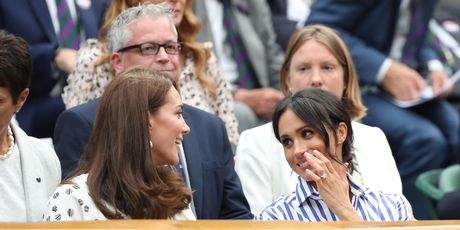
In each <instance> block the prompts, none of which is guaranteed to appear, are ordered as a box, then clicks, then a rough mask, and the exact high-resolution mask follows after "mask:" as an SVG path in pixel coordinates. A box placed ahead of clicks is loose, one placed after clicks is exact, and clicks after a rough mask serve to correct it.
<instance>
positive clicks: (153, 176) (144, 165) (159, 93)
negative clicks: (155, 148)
mask: <svg viewBox="0 0 460 230" xmlns="http://www.w3.org/2000/svg"><path fill="white" fill-rule="evenodd" d="M171 87H174V88H175V89H177V88H178V87H177V85H176V84H175V83H174V81H173V80H172V79H170V78H169V77H167V76H164V75H160V74H157V73H155V72H153V71H151V70H147V69H144V68H141V67H134V68H130V69H128V70H126V71H124V72H122V73H121V74H120V75H117V76H116V77H115V78H114V79H113V80H112V82H111V83H110V84H109V85H108V86H107V89H106V90H105V92H104V94H103V95H102V97H101V99H100V101H99V107H98V109H97V113H96V119H95V123H94V126H93V129H92V133H91V136H90V139H89V142H88V145H87V146H86V148H85V151H84V153H83V156H82V160H81V162H80V165H79V168H78V169H77V171H76V173H75V174H74V175H80V174H82V173H88V182H87V183H88V188H89V193H90V195H91V198H92V199H93V200H94V203H95V204H96V205H97V207H98V208H99V210H100V211H101V212H102V213H103V214H104V215H105V216H106V217H107V218H109V219H121V218H123V214H124V215H127V216H129V217H130V218H133V219H167V218H171V217H173V216H174V215H175V214H177V213H179V212H180V211H182V210H183V209H185V208H187V207H188V205H189V203H190V202H191V199H192V197H191V192H190V190H189V189H188V188H187V187H186V186H185V185H184V183H183V181H182V179H181V177H180V176H179V174H178V173H177V172H175V171H174V170H173V169H172V167H166V166H162V165H158V164H156V163H155V162H154V158H153V157H152V153H151V148H150V144H149V140H150V136H149V131H148V116H149V113H150V114H152V113H155V112H156V111H157V110H158V109H159V108H160V107H161V106H162V105H164V104H165V102H166V101H165V100H166V99H165V98H166V95H167V92H168V91H169V90H170V89H171ZM107 204H108V205H110V206H112V207H116V208H115V210H112V209H110V208H109V207H108V206H107Z"/></svg>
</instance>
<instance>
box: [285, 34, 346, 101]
mask: <svg viewBox="0 0 460 230" xmlns="http://www.w3.org/2000/svg"><path fill="white" fill-rule="evenodd" d="M287 72H288V77H287V79H286V81H287V82H286V85H287V86H288V88H290V89H291V92H292V93H295V92H298V91H300V90H302V89H306V88H320V89H323V90H326V91H329V92H331V93H332V94H334V95H336V96H337V97H339V98H340V97H342V94H343V89H344V69H343V67H342V65H340V63H339V61H338V60H337V58H335V56H334V55H333V54H332V52H331V51H330V50H329V49H328V48H327V47H326V46H325V45H323V44H322V43H319V42H317V41H315V40H308V41H306V42H304V43H303V44H302V45H301V46H300V47H299V49H298V50H297V51H296V52H295V53H294V55H293V56H292V59H291V62H290V65H289V69H288V71H287Z"/></svg>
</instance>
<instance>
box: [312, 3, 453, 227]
mask: <svg viewBox="0 0 460 230" xmlns="http://www.w3.org/2000/svg"><path fill="white" fill-rule="evenodd" d="M435 4H436V1H433V0H424V1H420V0H412V1H409V0H402V1H401V0H391V1H365V0H360V1H358V0H321V1H315V3H314V4H313V5H312V7H311V12H310V16H309V18H308V21H307V24H310V23H322V24H326V25H329V26H331V27H333V28H335V29H337V30H338V31H339V32H340V34H341V36H342V37H343V38H344V40H345V41H346V43H347V44H348V46H349V48H350V51H351V53H352V56H353V59H354V61H355V64H356V67H357V72H358V76H359V81H360V84H361V86H363V91H364V92H363V101H364V104H365V105H366V106H367V108H368V113H367V116H366V117H364V118H363V123H365V124H368V125H371V126H377V127H379V128H381V129H382V130H383V131H384V133H385V134H386V136H387V138H388V141H389V143H390V146H391V148H392V151H393V154H394V155H395V160H396V163H397V164H398V169H399V172H400V175H401V178H402V181H403V192H404V194H405V195H406V197H407V199H408V200H409V201H410V202H411V204H412V206H413V208H414V214H415V217H416V218H418V219H427V218H429V217H430V215H429V213H428V212H427V210H426V208H425V207H426V203H425V201H424V197H423V196H422V194H421V193H420V192H419V191H418V190H417V189H416V187H415V184H414V181H415V179H416V177H417V176H418V175H419V174H420V173H422V172H425V171H427V170H430V169H434V168H440V167H442V166H444V165H445V164H448V163H450V162H452V161H453V160H454V158H456V157H458V156H456V155H454V154H457V153H458V145H459V132H460V131H459V128H460V122H459V116H458V113H457V112H456V111H455V110H454V109H453V108H452V107H451V106H450V105H449V104H448V103H447V102H446V101H445V100H443V99H439V100H432V101H430V102H427V103H424V104H421V105H418V106H414V107H411V108H402V107H398V106H397V105H395V104H394V103H393V102H392V99H391V97H392V98H395V99H397V100H400V101H408V100H414V99H418V98H420V97H421V92H422V90H424V89H425V87H426V85H427V81H430V82H431V83H432V86H433V90H434V92H438V91H439V90H440V88H441V86H442V85H443V84H444V83H445V82H446V81H447V79H448V75H447V74H446V73H445V72H444V71H443V68H442V64H441V63H440V62H439V60H437V58H436V55H435V53H434V51H433V49H432V47H431V45H430V44H428V43H427V42H426V34H427V33H426V32H427V28H428V22H429V20H430V19H431V17H432V14H433V10H434V7H435ZM418 71H419V72H418ZM424 72H426V75H427V77H428V80H424V79H423V77H422V75H421V73H422V74H423V73H424ZM424 75H425V74H424Z"/></svg>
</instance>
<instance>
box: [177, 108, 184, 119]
mask: <svg viewBox="0 0 460 230" xmlns="http://www.w3.org/2000/svg"><path fill="white" fill-rule="evenodd" d="M183 114H184V112H183V111H182V110H181V111H179V112H177V117H178V118H181V117H182V115H183Z"/></svg>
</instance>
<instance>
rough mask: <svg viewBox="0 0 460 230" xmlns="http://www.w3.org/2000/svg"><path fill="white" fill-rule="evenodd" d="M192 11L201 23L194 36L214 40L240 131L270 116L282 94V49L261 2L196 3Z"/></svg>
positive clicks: (224, 0) (218, 0) (222, 0)
mask: <svg viewBox="0 0 460 230" xmlns="http://www.w3.org/2000/svg"><path fill="white" fill-rule="evenodd" d="M194 11H195V13H196V15H197V16H198V17H199V18H200V20H201V24H202V30H201V33H200V34H198V37H197V40H198V41H202V42H203V41H212V42H213V44H214V46H213V47H214V50H215V51H216V54H217V58H218V61H219V66H220V69H221V70H222V72H223V74H224V77H225V78H226V79H227V80H228V81H230V82H232V83H233V89H232V91H233V98H234V99H235V114H236V117H237V120H238V126H239V131H240V132H241V131H242V130H245V129H248V128H252V127H254V126H257V125H258V124H259V123H260V122H262V121H266V120H270V119H271V115H272V113H273V110H274V108H275V106H276V105H277V104H278V102H280V101H281V99H282V98H283V95H282V93H281V92H280V91H279V77H278V76H279V70H280V67H281V64H282V62H283V53H282V50H281V48H280V46H279V45H278V44H277V43H276V35H275V32H274V30H273V25H272V23H269V22H270V21H271V13H270V8H269V7H268V5H267V3H266V1H265V0H256V1H241V0H207V1H195V2H194Z"/></svg>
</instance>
